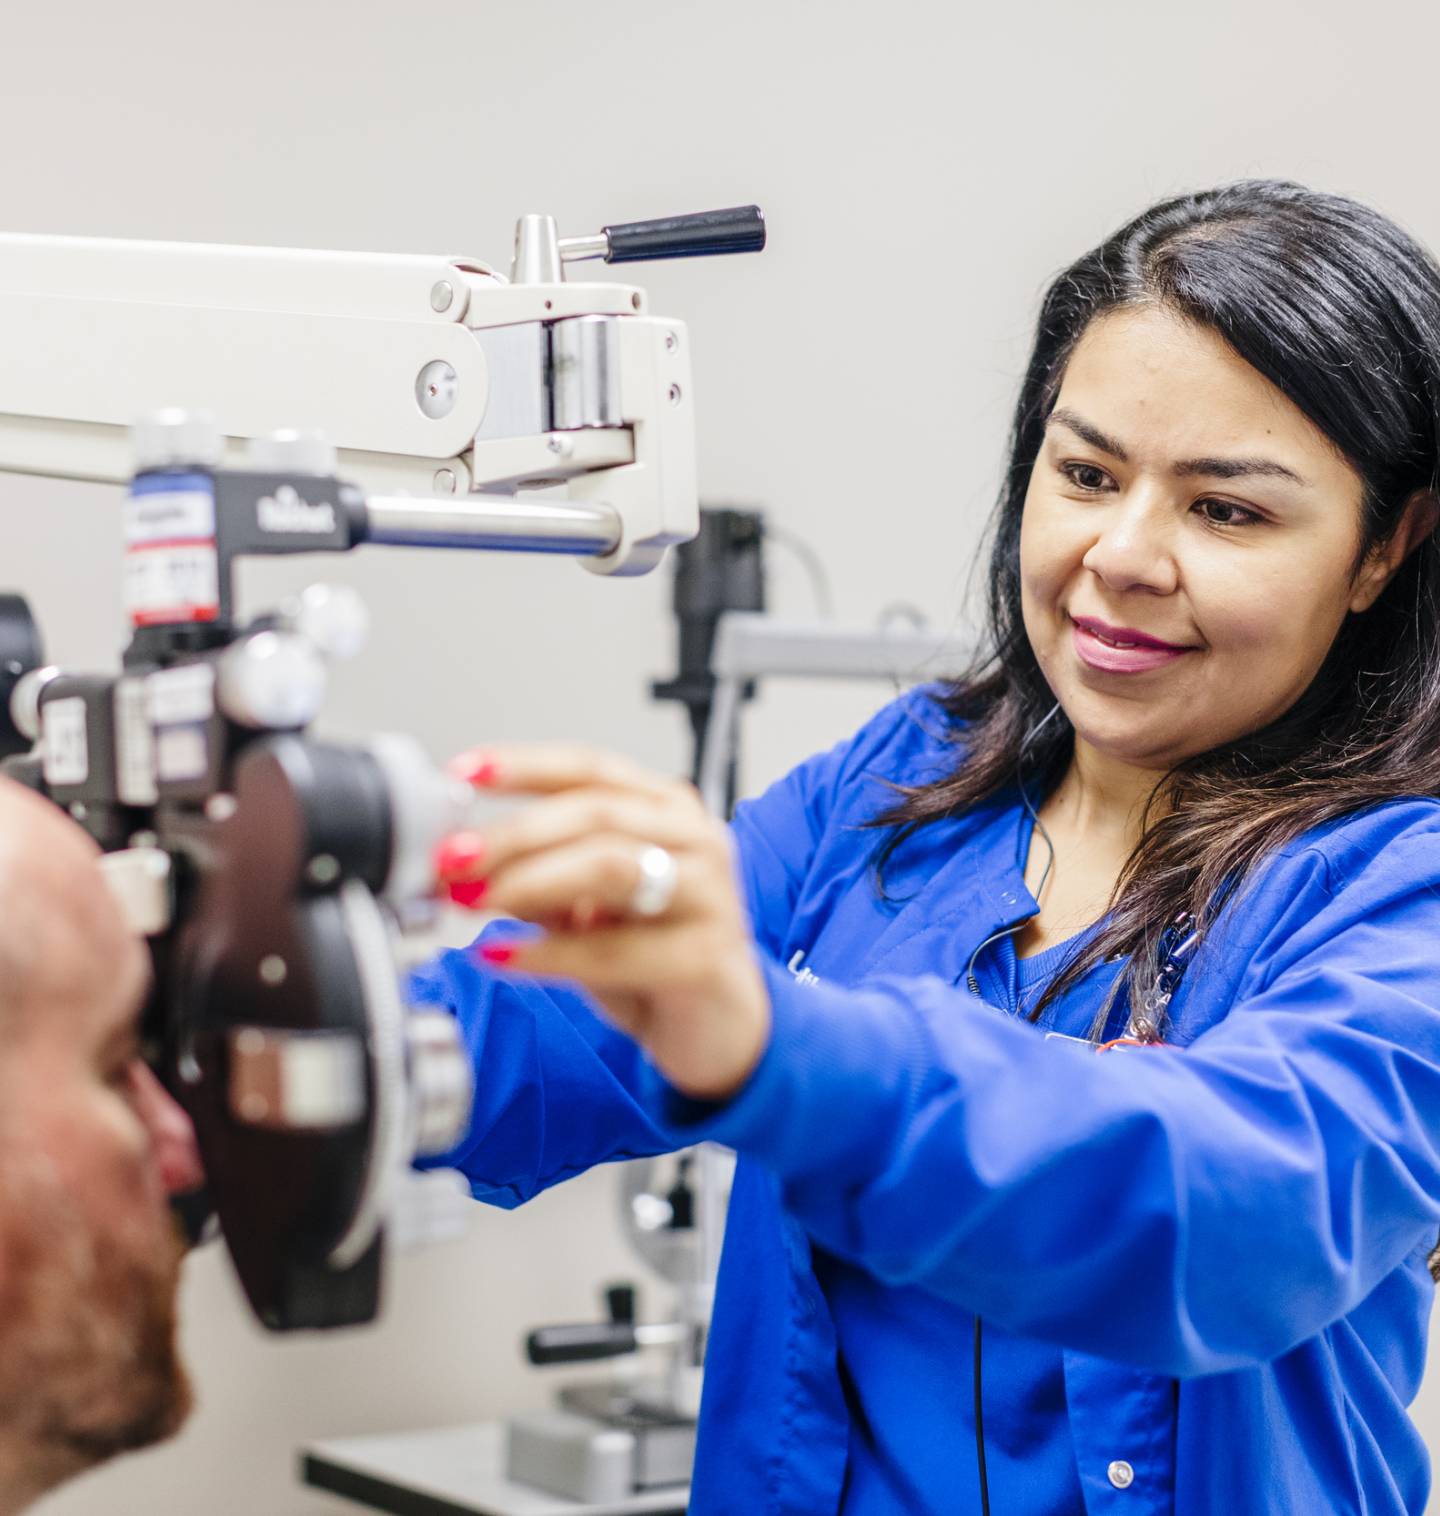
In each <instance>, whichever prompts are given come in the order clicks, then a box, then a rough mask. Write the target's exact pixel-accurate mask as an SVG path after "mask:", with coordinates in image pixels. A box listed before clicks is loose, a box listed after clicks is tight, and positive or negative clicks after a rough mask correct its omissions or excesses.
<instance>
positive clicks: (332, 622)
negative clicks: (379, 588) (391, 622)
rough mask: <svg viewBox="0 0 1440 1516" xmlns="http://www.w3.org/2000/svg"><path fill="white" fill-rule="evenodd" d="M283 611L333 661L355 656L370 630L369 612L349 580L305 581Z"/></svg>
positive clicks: (295, 626) (290, 621)
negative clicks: (332, 581)
mask: <svg viewBox="0 0 1440 1516" xmlns="http://www.w3.org/2000/svg"><path fill="white" fill-rule="evenodd" d="M283 614H284V617H285V621H286V623H287V624H288V625H289V626H290V627H291V628H292V629H293V630H294V631H297V632H299V634H300V635H301V636H302V637H306V638H308V639H309V640H310V641H311V642H313V643H314V644H315V646H316V647H317V648H319V649H320V651H321V652H322V653H323V654H324V655H325V656H326V658H328V659H329V660H330V661H331V662H332V663H337V662H344V661H345V660H347V659H350V658H354V657H356V656H357V655H358V654H359V653H360V652H361V651H362V650H363V649H364V646H365V639H366V637H367V636H368V635H369V632H370V612H369V611H368V610H366V609H365V602H364V601H363V600H362V599H361V598H360V596H359V595H358V594H357V593H356V592H355V591H354V590H352V589H351V588H350V586H349V585H348V584H311V585H307V586H306V588H305V589H303V590H301V592H300V594H299V596H298V597H297V598H296V599H295V600H292V601H290V602H289V603H288V604H287V605H286V607H285V609H284V613H283Z"/></svg>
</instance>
